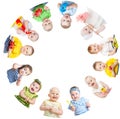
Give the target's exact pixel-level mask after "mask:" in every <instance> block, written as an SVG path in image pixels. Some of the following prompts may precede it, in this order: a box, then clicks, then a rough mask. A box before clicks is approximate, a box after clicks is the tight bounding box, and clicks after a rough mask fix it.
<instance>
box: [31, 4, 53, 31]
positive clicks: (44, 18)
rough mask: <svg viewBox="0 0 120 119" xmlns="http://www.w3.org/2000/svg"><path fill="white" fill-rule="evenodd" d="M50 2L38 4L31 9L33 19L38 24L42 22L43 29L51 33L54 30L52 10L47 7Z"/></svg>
mask: <svg viewBox="0 0 120 119" xmlns="http://www.w3.org/2000/svg"><path fill="white" fill-rule="evenodd" d="M47 3H48V2H45V3H42V4H38V5H36V6H34V7H33V8H31V11H32V12H33V18H34V19H35V20H37V21H38V22H42V26H43V29H44V30H45V31H51V30H52V28H53V25H52V21H51V20H50V19H49V18H50V17H51V13H50V9H49V8H48V7H47V6H46V4H47Z"/></svg>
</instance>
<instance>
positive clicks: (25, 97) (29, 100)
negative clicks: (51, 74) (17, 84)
mask: <svg viewBox="0 0 120 119" xmlns="http://www.w3.org/2000/svg"><path fill="white" fill-rule="evenodd" d="M40 89H41V82H40V81H39V80H38V79H35V80H34V81H33V82H32V83H31V84H30V87H29V88H28V87H27V86H25V87H24V88H23V89H22V90H21V91H20V93H19V95H15V97H16V98H17V99H18V101H19V102H21V103H22V104H23V105H24V106H26V107H29V106H30V104H35V101H36V98H37V97H38V95H37V94H36V93H37V92H39V91H40Z"/></svg>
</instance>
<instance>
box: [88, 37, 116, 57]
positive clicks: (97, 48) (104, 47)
mask: <svg viewBox="0 0 120 119" xmlns="http://www.w3.org/2000/svg"><path fill="white" fill-rule="evenodd" d="M117 49H118V43H117V40H116V38H115V36H113V37H110V38H108V40H107V41H105V42H103V43H101V44H96V43H95V44H90V45H89V46H88V52H89V53H90V54H97V53H99V52H101V53H102V54H103V55H105V56H112V55H114V54H115V53H116V52H117Z"/></svg>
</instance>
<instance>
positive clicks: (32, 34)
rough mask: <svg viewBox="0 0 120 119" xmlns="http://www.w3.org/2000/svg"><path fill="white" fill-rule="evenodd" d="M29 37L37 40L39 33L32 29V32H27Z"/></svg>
mask: <svg viewBox="0 0 120 119" xmlns="http://www.w3.org/2000/svg"><path fill="white" fill-rule="evenodd" d="M27 36H28V39H30V40H31V41H33V42H34V41H37V40H38V39H39V34H38V33H37V32H36V31H35V30H30V33H29V34H27Z"/></svg>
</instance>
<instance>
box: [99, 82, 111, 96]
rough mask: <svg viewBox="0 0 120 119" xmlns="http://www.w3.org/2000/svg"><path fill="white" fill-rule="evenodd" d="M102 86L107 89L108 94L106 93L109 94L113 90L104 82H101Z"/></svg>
mask: <svg viewBox="0 0 120 119" xmlns="http://www.w3.org/2000/svg"><path fill="white" fill-rule="evenodd" d="M100 83H101V85H102V86H103V87H104V88H105V89H106V92H105V93H107V94H108V93H109V92H110V90H111V88H110V87H109V86H108V85H107V84H106V83H104V82H102V81H100Z"/></svg>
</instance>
